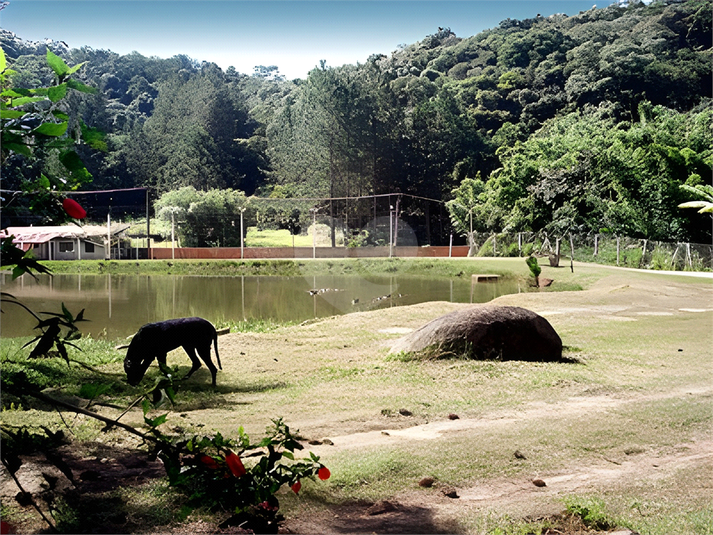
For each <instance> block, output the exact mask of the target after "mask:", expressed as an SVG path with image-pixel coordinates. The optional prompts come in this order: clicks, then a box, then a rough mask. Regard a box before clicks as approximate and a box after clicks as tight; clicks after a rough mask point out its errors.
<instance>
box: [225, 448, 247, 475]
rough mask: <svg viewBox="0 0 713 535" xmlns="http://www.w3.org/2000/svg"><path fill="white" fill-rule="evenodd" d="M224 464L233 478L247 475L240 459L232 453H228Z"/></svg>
mask: <svg viewBox="0 0 713 535" xmlns="http://www.w3.org/2000/svg"><path fill="white" fill-rule="evenodd" d="M225 463H226V464H227V465H228V468H230V471H231V472H232V474H233V475H234V476H235V477H240V476H244V475H245V474H247V473H248V471H247V470H245V466H243V461H241V460H240V457H238V456H237V455H235V454H234V453H233V452H232V451H228V453H227V454H226V456H225Z"/></svg>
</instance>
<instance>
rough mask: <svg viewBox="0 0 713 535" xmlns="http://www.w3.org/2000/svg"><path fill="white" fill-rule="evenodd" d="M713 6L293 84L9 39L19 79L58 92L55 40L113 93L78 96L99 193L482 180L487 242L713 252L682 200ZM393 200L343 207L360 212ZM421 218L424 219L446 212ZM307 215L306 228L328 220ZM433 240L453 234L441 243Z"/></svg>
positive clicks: (697, 141)
mask: <svg viewBox="0 0 713 535" xmlns="http://www.w3.org/2000/svg"><path fill="white" fill-rule="evenodd" d="M712 12H713V6H712V3H711V1H710V0H688V1H685V2H674V1H669V2H666V1H663V2H662V1H654V2H652V3H651V4H649V5H645V4H643V3H637V2H630V3H629V5H628V6H627V7H621V6H616V5H612V6H609V7H606V8H603V9H597V8H592V9H591V10H589V11H586V12H580V13H579V14H576V15H573V16H567V15H563V14H557V15H552V16H548V17H540V16H538V17H537V18H533V19H527V20H510V19H508V20H505V21H502V22H501V23H500V25H499V26H497V27H495V28H492V29H490V30H487V31H484V32H481V33H479V34H478V35H475V36H472V37H467V38H461V37H458V36H456V35H455V34H454V33H453V32H451V31H450V29H448V28H445V29H439V30H438V32H437V33H435V34H433V35H429V36H426V37H425V38H424V39H423V40H422V41H420V42H417V43H414V44H411V45H408V46H402V47H400V48H399V50H396V51H394V52H393V53H392V54H390V55H388V56H386V55H373V56H371V57H369V58H368V60H367V61H366V62H365V63H364V64H358V65H344V66H339V67H332V66H327V65H325V64H324V63H322V64H321V65H320V66H318V67H316V68H315V69H314V70H312V71H311V72H310V73H309V75H308V76H307V78H306V79H298V80H291V81H288V80H285V79H284V78H283V77H281V76H280V75H279V72H278V71H277V70H276V69H275V68H272V67H262V66H260V67H256V69H255V72H254V73H253V74H250V75H248V74H242V73H238V72H236V71H235V70H234V69H233V68H229V69H227V70H226V71H223V70H221V69H220V68H219V67H218V66H216V65H215V64H212V63H206V62H203V63H201V62H199V61H197V60H194V59H192V58H190V57H188V56H176V57H173V58H170V59H159V58H149V57H144V56H142V55H141V54H139V53H136V52H134V53H132V54H129V55H125V56H120V55H118V54H115V53H113V52H111V51H106V50H93V49H91V48H87V47H85V48H81V49H71V50H70V49H68V48H67V47H66V46H64V45H63V44H62V43H58V42H52V43H49V44H46V43H42V44H40V43H29V42H25V41H22V39H21V37H22V36H15V35H13V34H11V33H10V32H7V31H2V30H0V43H1V44H2V47H3V49H4V51H5V53H6V55H7V56H8V58H9V60H10V62H11V65H12V68H13V69H14V70H15V71H16V72H17V74H16V75H14V78H13V85H14V86H16V87H39V86H43V85H48V84H50V83H51V82H52V77H53V73H52V71H51V70H50V69H48V68H47V66H46V63H45V61H44V54H45V50H46V47H47V46H49V47H50V48H51V49H52V51H53V52H54V53H56V54H57V55H59V56H61V57H62V58H63V59H64V60H65V61H66V62H67V63H68V64H79V63H82V62H86V65H85V66H84V67H83V68H82V69H81V71H80V72H79V73H78V76H79V77H80V78H81V79H82V80H83V82H84V83H86V84H88V85H92V86H94V87H97V88H98V89H99V91H98V92H97V93H96V94H94V95H86V94H81V95H70V97H69V98H70V103H71V108H72V110H73V111H74V113H75V117H74V120H75V121H79V120H80V119H81V120H82V121H83V122H84V123H86V125H88V126H89V127H93V128H97V129H100V130H101V131H103V132H105V133H106V136H105V142H106V147H105V149H106V150H104V151H96V150H90V149H89V148H88V147H85V150H82V153H81V156H82V158H83V159H84V161H85V163H86V166H87V169H88V170H89V171H90V172H91V174H92V175H93V182H92V183H91V184H90V185H89V186H86V187H87V189H98V190H102V189H115V188H131V187H138V186H146V187H149V188H150V190H151V194H152V196H153V198H156V199H158V198H159V197H160V196H161V195H162V194H164V193H167V192H170V191H175V190H178V189H179V188H181V187H184V186H191V187H193V188H195V190H198V191H206V192H207V191H209V190H214V189H231V190H239V192H240V195H242V194H243V193H244V194H245V195H247V196H251V195H258V196H260V197H268V196H272V197H279V198H284V197H356V196H367V195H378V194H385V193H393V192H399V193H403V194H411V195H415V196H419V197H426V198H431V199H436V200H439V201H449V200H452V199H454V198H455V197H456V196H457V194H458V190H457V188H459V187H460V186H462V184H464V180H465V179H469V181H468V182H467V183H468V184H469V185H470V186H472V187H470V189H469V191H470V192H471V197H472V198H471V199H470V205H469V208H468V210H469V215H470V213H472V214H473V221H474V225H475V227H476V229H477V230H478V231H497V232H500V231H513V232H514V231H540V230H543V229H544V230H547V231H548V232H552V233H565V232H569V231H576V232H579V233H596V232H600V231H602V229H607V230H608V231H610V232H613V233H615V234H622V235H628V236H633V237H642V238H649V239H655V240H687V241H694V242H699V243H708V242H710V241H711V218H710V216H708V215H706V214H697V213H695V212H693V211H689V210H680V209H679V208H678V205H679V204H680V203H683V202H686V201H689V200H692V199H693V197H692V196H691V194H690V193H689V192H687V191H686V190H684V189H682V188H680V185H682V184H687V185H689V186H696V185H711V173H712V167H713V152H712V146H713V133H712V131H711V124H712V120H711V119H712V118H713V106H712V104H711V102H712V101H711V60H712V59H713V57H712V55H711V35H712V25H711V18H712ZM187 53H190V51H187ZM27 163H28V162H26V161H24V159H23V156H22V155H19V154H18V155H16V156H15V157H13V158H10V159H8V160H7V161H5V162H4V163H3V189H5V190H10V189H18V190H20V189H23V188H24V187H25V185H26V184H27V183H30V182H33V181H36V180H37V177H38V175H39V173H40V172H41V171H42V168H43V166H44V167H47V166H52V165H53V161H52V158H51V157H49V156H48V157H47V158H45V159H40V160H39V161H36V162H33V165H27ZM164 204H165V203H164ZM375 206H376V204H374V207H372V206H371V205H369V204H368V203H361V204H358V203H353V204H352V205H351V207H350V205H348V203H347V205H346V207H342V208H340V210H342V212H345V213H346V211H349V210H352V211H353V213H352V214H351V215H350V214H346V217H352V218H353V219H354V220H360V218H361V219H366V218H368V217H374V216H375V213H374V211H375V210H376V209H375ZM14 207H17V208H16V210H17V209H19V208H21V203H19V202H18V203H16V204H15V205H14ZM402 208H403V209H404V210H405V211H406V213H405V215H404V216H403V217H404V218H407V217H408V215H409V213H408V212H409V210H410V211H411V212H412V215H419V216H422V215H424V211H425V212H426V213H425V215H426V217H431V215H432V214H431V215H429V213H428V212H429V210H431V211H432V212H435V211H436V210H434V209H432V208H431V209H429V207H428V205H425V207H424V204H418V205H417V204H414V205H413V206H410V205H407V204H406V203H404V205H403V206H402ZM372 210H373V211H372ZM387 210H388V208H387ZM4 212H5V213H3V220H4V221H3V226H5V225H6V221H8V218H11V216H12V214H11V213H9V212H8V210H5V211H4ZM297 212H298V213H296V214H290V217H293V219H295V220H300V219H302V220H307V221H308V220H309V218H310V217H311V216H310V214H309V211H308V209H302V208H300V209H299V210H298V211H297ZM387 213H388V212H387ZM380 215H383V214H380ZM281 218H282V219H281V220H282V221H283V222H284V220H285V216H284V214H282V216H281ZM434 228H435V227H434ZM441 237H442V236H441ZM420 238H421V237H420ZM429 238H432V241H434V242H437V241H438V236H436V233H435V231H434V235H430V234H429ZM421 239H422V238H421Z"/></svg>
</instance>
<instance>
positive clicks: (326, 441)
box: [322, 438, 334, 446]
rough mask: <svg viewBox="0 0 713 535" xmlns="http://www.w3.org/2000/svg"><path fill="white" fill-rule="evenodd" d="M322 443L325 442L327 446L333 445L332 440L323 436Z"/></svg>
mask: <svg viewBox="0 0 713 535" xmlns="http://www.w3.org/2000/svg"><path fill="white" fill-rule="evenodd" d="M322 444H326V445H327V446H334V442H332V440H331V439H329V438H323V439H322Z"/></svg>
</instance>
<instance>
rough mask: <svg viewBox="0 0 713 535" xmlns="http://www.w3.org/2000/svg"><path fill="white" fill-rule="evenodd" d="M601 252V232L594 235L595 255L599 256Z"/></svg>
mask: <svg viewBox="0 0 713 535" xmlns="http://www.w3.org/2000/svg"><path fill="white" fill-rule="evenodd" d="M598 254H599V234H595V235H594V255H593V256H597V255H598Z"/></svg>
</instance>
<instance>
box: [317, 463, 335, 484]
mask: <svg viewBox="0 0 713 535" xmlns="http://www.w3.org/2000/svg"><path fill="white" fill-rule="evenodd" d="M331 475H332V473H331V472H330V471H329V468H327V467H326V466H323V467H322V468H320V469H319V470H317V477H318V478H319V479H321V480H322V481H326V480H327V479H329V476H331Z"/></svg>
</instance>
